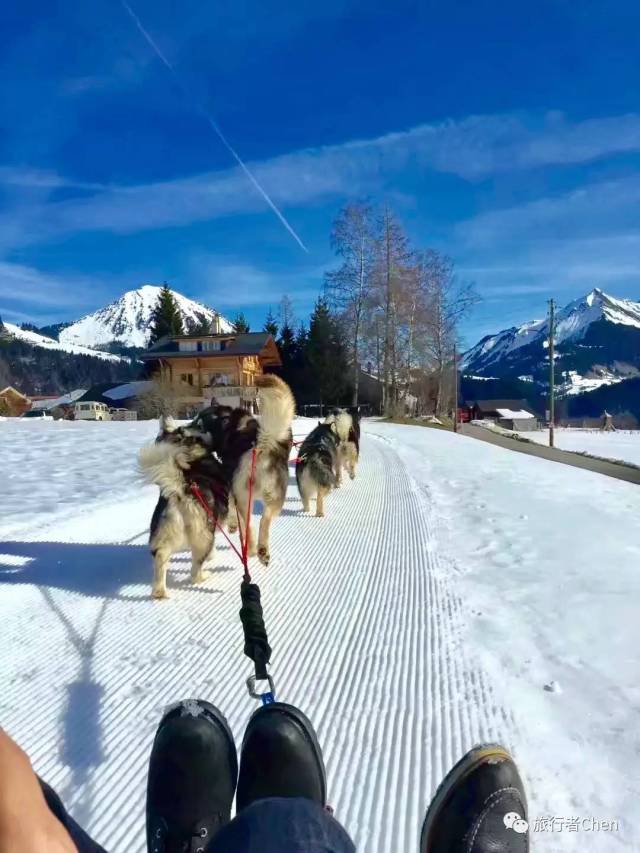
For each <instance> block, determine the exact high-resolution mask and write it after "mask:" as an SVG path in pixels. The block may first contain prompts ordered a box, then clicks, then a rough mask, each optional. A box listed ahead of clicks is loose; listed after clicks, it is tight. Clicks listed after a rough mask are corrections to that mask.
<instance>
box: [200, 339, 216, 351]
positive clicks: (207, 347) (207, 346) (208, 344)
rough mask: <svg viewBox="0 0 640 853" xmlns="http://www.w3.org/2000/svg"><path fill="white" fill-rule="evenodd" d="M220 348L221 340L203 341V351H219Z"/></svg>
mask: <svg viewBox="0 0 640 853" xmlns="http://www.w3.org/2000/svg"><path fill="white" fill-rule="evenodd" d="M219 349H220V341H203V342H202V351H203V352H217V351H218V350H219Z"/></svg>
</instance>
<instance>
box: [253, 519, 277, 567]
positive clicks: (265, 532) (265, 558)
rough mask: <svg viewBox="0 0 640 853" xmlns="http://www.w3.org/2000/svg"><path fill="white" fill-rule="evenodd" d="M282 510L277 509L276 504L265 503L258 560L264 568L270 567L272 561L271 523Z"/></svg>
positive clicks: (259, 534) (259, 536)
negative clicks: (270, 546)
mask: <svg viewBox="0 0 640 853" xmlns="http://www.w3.org/2000/svg"><path fill="white" fill-rule="evenodd" d="M280 509H281V507H277V506H275V505H274V504H271V503H265V505H264V509H263V510H262V518H261V519H260V530H259V531H258V559H259V560H260V562H261V563H262V565H263V566H268V565H269V560H270V559H271V554H270V552H269V532H270V530H271V522H272V521H273V519H274V518H277V516H278V515H279V514H280Z"/></svg>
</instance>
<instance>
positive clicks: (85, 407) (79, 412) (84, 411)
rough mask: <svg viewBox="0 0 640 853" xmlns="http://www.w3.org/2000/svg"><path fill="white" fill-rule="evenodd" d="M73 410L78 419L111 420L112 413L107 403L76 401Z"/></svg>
mask: <svg viewBox="0 0 640 853" xmlns="http://www.w3.org/2000/svg"><path fill="white" fill-rule="evenodd" d="M73 412H74V414H75V419H76V420H77V421H110V420H111V414H110V413H109V407H108V406H107V405H106V404H105V403H94V402H92V401H90V400H88V401H87V402H83V403H76V405H75V407H74V409H73Z"/></svg>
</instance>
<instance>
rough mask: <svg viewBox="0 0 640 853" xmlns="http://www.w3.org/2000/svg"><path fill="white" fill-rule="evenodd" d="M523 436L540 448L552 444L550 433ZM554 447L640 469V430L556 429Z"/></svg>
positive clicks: (533, 433) (537, 432) (527, 433)
mask: <svg viewBox="0 0 640 853" xmlns="http://www.w3.org/2000/svg"><path fill="white" fill-rule="evenodd" d="M520 434H521V436H522V437H523V438H528V439H530V440H531V441H535V442H536V444H549V431H548V430H546V429H544V430H539V431H536V432H523V433H520ZM554 444H555V446H556V447H559V448H560V449H561V450H572V451H574V452H575V453H589V454H590V455H591V456H601V457H603V458H604V459H619V460H621V461H623V462H630V463H631V464H632V465H640V430H624V431H623V430H620V431H616V432H601V431H600V430H597V429H563V428H556V430H555V434H554Z"/></svg>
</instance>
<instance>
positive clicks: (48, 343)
mask: <svg viewBox="0 0 640 853" xmlns="http://www.w3.org/2000/svg"><path fill="white" fill-rule="evenodd" d="M4 328H5V330H6V331H7V332H8V333H9V335H11V337H12V338H15V339H16V340H18V341H24V342H25V343H26V344H31V345H32V346H34V347H41V348H42V349H55V350H61V351H62V352H68V353H72V354H73V355H89V356H91V357H92V358H101V359H103V360H104V361H124V359H123V358H122V357H121V356H119V355H113V354H112V353H108V352H100V351H99V350H95V349H91V348H90V347H86V346H82V345H81V344H77V343H72V342H71V341H56V340H54V339H53V338H48V337H47V336H46V335H40V334H38V333H37V332H29V331H27V330H26V329H21V328H20V327H19V326H14V324H13V323H4Z"/></svg>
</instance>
